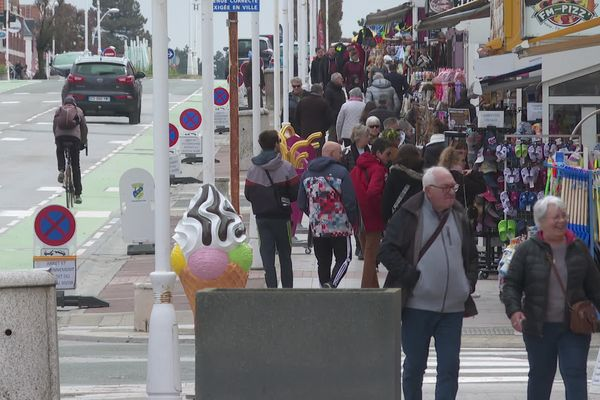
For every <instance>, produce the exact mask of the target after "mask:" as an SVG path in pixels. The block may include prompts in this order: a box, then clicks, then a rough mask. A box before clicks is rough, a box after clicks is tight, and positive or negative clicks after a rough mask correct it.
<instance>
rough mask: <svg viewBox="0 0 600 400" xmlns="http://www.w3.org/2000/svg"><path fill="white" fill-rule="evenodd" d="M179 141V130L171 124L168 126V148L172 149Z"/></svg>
mask: <svg viewBox="0 0 600 400" xmlns="http://www.w3.org/2000/svg"><path fill="white" fill-rule="evenodd" d="M178 140H179V130H177V127H176V126H175V125H173V124H169V147H173V146H175V145H176V144H177V141H178Z"/></svg>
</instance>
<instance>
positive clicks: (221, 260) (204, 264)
mask: <svg viewBox="0 0 600 400" xmlns="http://www.w3.org/2000/svg"><path fill="white" fill-rule="evenodd" d="M228 264H229V258H228V257H227V253H225V252H224V251H223V250H219V249H215V248H212V247H205V248H203V249H199V250H196V251H194V252H193V253H192V254H190V256H189V257H188V268H189V269H190V271H191V272H192V274H194V276H197V277H198V278H200V279H206V280H213V279H217V278H218V277H220V276H221V275H223V273H224V272H225V270H226V269H227V265H228Z"/></svg>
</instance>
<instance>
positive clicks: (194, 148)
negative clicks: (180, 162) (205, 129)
mask: <svg viewBox="0 0 600 400" xmlns="http://www.w3.org/2000/svg"><path fill="white" fill-rule="evenodd" d="M179 152H180V153H181V154H186V155H196V154H202V138H201V137H200V134H199V133H198V132H184V133H183V134H182V135H181V136H180V137H179Z"/></svg>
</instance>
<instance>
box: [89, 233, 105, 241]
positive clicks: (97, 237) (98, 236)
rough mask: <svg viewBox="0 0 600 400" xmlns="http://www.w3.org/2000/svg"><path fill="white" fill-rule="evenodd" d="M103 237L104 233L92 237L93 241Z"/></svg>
mask: <svg viewBox="0 0 600 400" xmlns="http://www.w3.org/2000/svg"><path fill="white" fill-rule="evenodd" d="M102 235H104V232H96V234H95V235H94V236H92V239H96V240H98V239H100V238H101V237H102Z"/></svg>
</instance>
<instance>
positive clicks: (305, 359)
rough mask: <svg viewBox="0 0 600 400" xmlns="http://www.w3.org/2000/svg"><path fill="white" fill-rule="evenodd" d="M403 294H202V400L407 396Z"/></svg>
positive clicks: (396, 291)
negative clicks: (403, 375) (404, 387)
mask: <svg viewBox="0 0 600 400" xmlns="http://www.w3.org/2000/svg"><path fill="white" fill-rule="evenodd" d="M400 316H401V296H400V290H399V289H374V290H326V289H317V290H314V289H277V290H273V289H262V290H261V289H257V290H251V289H229V290H228V289H216V290H206V291H200V292H198V294H197V295H196V399H197V400H213V399H214V400H216V399H218V400H229V399H231V400H234V399H235V400H238V399H263V400H267V399H273V400H280V399H286V400H300V399H301V400H306V399H311V400H321V399H322V400H331V399H344V400H364V399H386V400H396V399H398V400H399V399H400V382H401V381H400V376H401V375H400V374H401V371H400V365H401V364H400V355H401V348H400V344H401V340H400V339H401V338H400Z"/></svg>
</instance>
